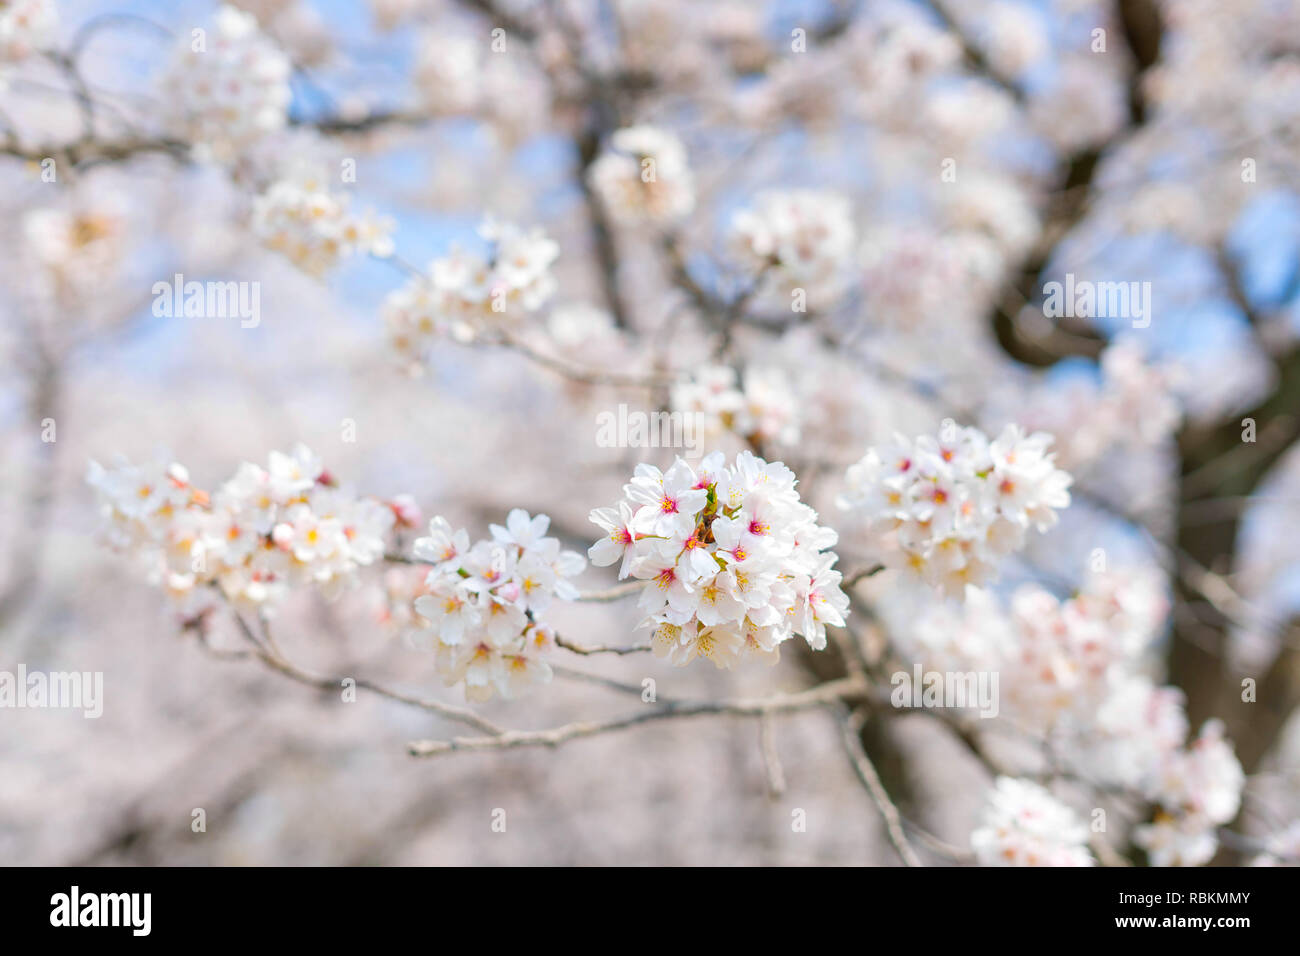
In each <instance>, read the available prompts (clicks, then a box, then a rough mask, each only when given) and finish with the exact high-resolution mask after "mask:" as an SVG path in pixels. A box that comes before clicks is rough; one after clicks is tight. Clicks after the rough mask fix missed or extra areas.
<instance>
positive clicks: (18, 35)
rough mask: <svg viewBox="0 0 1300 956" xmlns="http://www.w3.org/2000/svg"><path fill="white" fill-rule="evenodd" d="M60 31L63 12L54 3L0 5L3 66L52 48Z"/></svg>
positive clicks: (33, 0)
mask: <svg viewBox="0 0 1300 956" xmlns="http://www.w3.org/2000/svg"><path fill="white" fill-rule="evenodd" d="M58 28H59V10H58V7H57V6H55V4H54V0H8V2H6V3H2V4H0V66H3V65H4V64H6V63H17V62H18V61H20V60H25V59H26V58H27V57H29V56H31V55H32V54H33V53H35V52H37V51H38V50H48V49H50V48H51V47H52V46H53V45H54V41H55V34H56V32H57V31H58Z"/></svg>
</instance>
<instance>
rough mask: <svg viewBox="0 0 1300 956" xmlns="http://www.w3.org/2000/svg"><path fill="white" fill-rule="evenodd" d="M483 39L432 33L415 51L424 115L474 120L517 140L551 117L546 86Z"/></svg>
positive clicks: (440, 31)
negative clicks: (544, 93) (483, 120)
mask: <svg viewBox="0 0 1300 956" xmlns="http://www.w3.org/2000/svg"><path fill="white" fill-rule="evenodd" d="M490 42H491V41H490V40H489V38H487V37H485V36H477V35H472V34H468V33H457V32H448V31H447V30H446V29H445V28H440V29H435V30H428V31H426V32H424V33H423V34H422V35H421V36H420V40H419V45H418V46H417V48H416V57H415V67H414V73H413V79H414V82H415V87H416V93H417V95H418V97H419V100H420V104H421V106H422V107H423V109H425V110H427V111H428V112H429V113H431V114H432V115H434V116H439V117H453V116H473V117H476V118H478V119H486V120H488V121H490V122H491V123H492V124H493V127H494V129H495V130H496V131H497V132H498V134H499V135H501V136H505V137H510V138H519V137H522V136H524V135H526V134H527V133H528V132H530V131H533V130H535V129H536V128H537V127H538V126H539V122H540V121H541V120H543V119H544V118H545V116H546V115H547V111H548V107H547V104H546V103H545V102H539V98H540V97H542V96H543V94H542V93H541V92H540V91H541V90H543V89H545V83H544V82H539V81H538V78H536V77H534V76H531V75H530V74H529V73H528V72H527V71H526V70H525V69H524V68H523V67H522V66H521V64H523V63H524V62H525V59H526V58H521V57H517V56H508V55H501V54H500V53H494V52H492V50H491V48H490Z"/></svg>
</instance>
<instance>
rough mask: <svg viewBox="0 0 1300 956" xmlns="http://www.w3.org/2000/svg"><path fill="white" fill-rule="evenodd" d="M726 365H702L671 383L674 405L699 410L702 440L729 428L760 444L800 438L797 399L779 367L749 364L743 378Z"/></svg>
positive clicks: (786, 442) (789, 442) (692, 411)
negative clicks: (692, 372)
mask: <svg viewBox="0 0 1300 956" xmlns="http://www.w3.org/2000/svg"><path fill="white" fill-rule="evenodd" d="M740 378H741V376H739V375H738V374H737V372H736V369H734V368H732V367H731V366H730V365H705V366H703V367H701V368H699V369H696V371H695V373H694V374H693V375H692V377H691V379H690V380H689V381H684V382H679V383H677V384H676V385H674V386H673V389H672V396H671V404H672V408H673V411H675V412H682V413H684V414H688V415H690V414H698V415H701V416H702V419H701V425H702V432H703V440H704V441H705V442H707V443H710V444H712V443H715V442H717V440H718V439H719V438H720V437H721V436H722V435H723V433H725V432H732V433H734V434H736V435H739V436H740V437H741V438H744V439H745V440H746V441H750V442H754V443H758V444H759V445H764V446H765V445H768V444H780V445H794V444H796V443H797V442H798V441H799V417H798V411H797V408H798V402H797V400H796V398H795V394H794V390H793V389H792V388H791V386H790V381H789V378H788V376H787V375H786V374H785V372H784V371H782V370H781V369H780V368H777V367H775V366H766V365H751V366H749V367H748V368H746V369H745V371H744V375H743V382H742V381H741V380H740Z"/></svg>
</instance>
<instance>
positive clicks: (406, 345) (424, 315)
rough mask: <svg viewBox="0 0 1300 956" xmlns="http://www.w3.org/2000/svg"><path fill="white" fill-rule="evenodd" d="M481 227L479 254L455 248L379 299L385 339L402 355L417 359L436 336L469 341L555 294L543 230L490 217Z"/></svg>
mask: <svg viewBox="0 0 1300 956" xmlns="http://www.w3.org/2000/svg"><path fill="white" fill-rule="evenodd" d="M479 234H480V236H482V237H483V239H485V240H486V241H487V251H486V253H485V254H480V253H476V252H470V251H468V250H464V249H460V248H454V249H453V250H452V251H451V253H450V254H449V255H447V256H446V257H444V258H441V259H435V260H434V261H433V262H432V263H431V264H430V266H429V269H428V272H427V274H425V275H421V276H418V277H416V278H415V279H413V280H412V281H410V282H408V283H407V284H406V285H405V286H403V287H402V288H401V289H398V290H396V291H395V292H392V293H390V294H389V296H388V298H387V299H386V300H385V301H384V309H383V312H384V321H385V323H386V324H387V326H388V334H389V339H390V341H391V342H392V344H393V346H394V347H395V348H396V349H397V351H398V352H399V353H401V354H402V355H404V356H407V357H410V358H412V359H418V358H419V357H420V356H422V355H423V354H424V353H425V352H427V351H428V349H429V347H430V346H431V345H432V344H433V342H434V340H435V339H436V338H437V337H439V336H442V335H450V336H451V337H453V338H454V339H456V340H457V341H461V342H469V341H472V340H474V339H475V338H478V337H479V336H481V335H484V334H488V335H490V334H492V333H493V332H497V331H501V330H504V329H507V328H510V327H512V326H515V325H517V324H518V321H519V319H520V317H522V316H524V315H526V314H529V313H532V312H536V311H537V310H538V309H539V308H541V307H542V306H543V305H544V304H545V303H546V302H547V301H548V300H549V299H550V298H551V296H552V295H553V294H554V292H555V288H556V281H555V276H554V274H553V273H552V271H551V266H552V265H553V264H554V262H555V260H556V258H557V257H558V256H559V254H560V247H559V246H558V245H557V244H556V242H555V241H554V240H553V239H551V238H549V237H548V236H547V235H546V234H545V233H544V232H542V230H541V229H533V230H531V231H527V232H526V231H524V230H523V229H520V228H519V227H518V226H514V225H511V224H509V223H496V222H492V221H489V222H486V223H485V224H484V225H482V226H481V227H480V228H479Z"/></svg>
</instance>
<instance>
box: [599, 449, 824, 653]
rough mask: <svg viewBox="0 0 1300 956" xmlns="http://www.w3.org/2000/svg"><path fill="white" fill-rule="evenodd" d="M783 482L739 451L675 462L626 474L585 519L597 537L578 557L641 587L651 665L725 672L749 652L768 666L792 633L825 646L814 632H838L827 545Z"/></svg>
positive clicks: (789, 481)
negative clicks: (697, 662)
mask: <svg viewBox="0 0 1300 956" xmlns="http://www.w3.org/2000/svg"><path fill="white" fill-rule="evenodd" d="M796 481H797V479H796V478H795V476H794V473H793V472H792V471H791V470H790V469H789V468H787V467H786V466H785V465H783V464H781V463H780V462H772V463H769V462H766V461H764V460H763V459H762V458H759V457H757V456H756V455H754V454H752V453H750V452H748V451H744V452H741V453H740V454H739V455H737V456H736V459H735V462H734V463H733V464H731V465H727V463H726V459H725V457H724V456H723V454H722V453H721V452H714V453H712V454H710V455H708V456H707V457H706V458H704V460H703V461H702V462H700V464H699V466H698V467H692V466H691V465H690V464H688V463H687V462H686V461H684V460H683V459H681V458H678V459H677V461H676V462H675V463H674V464H673V465H672V467H670V468H669V469H668V470H667V471H666V472H661V471H660V470H659V469H658V468H656V467H654V466H653V465H649V464H640V465H638V466H637V468H636V471H635V473H634V474H633V477H632V480H631V481H630V482H629V483H628V484H626V485H624V486H623V494H624V498H623V500H621V501H619V502H618V504H617V505H616V506H615V507H613V508H597V509H596V510H594V511H592V513H591V520H592V522H593V523H594V524H597V525H599V526H600V527H601V529H603V530H604V532H605V536H604V537H602V538H601V539H600V540H599V541H597V542H596V543H595V544H594V545H592V546H591V549H590V550H589V551H588V556H589V557H590V558H591V563H592V564H594V565H597V566H599V567H604V566H607V565H611V564H615V563H619V564H620V567H619V578H626V577H628V576H632V577H635V578H638V579H640V580H643V581H646V582H647V584H646V586H645V588H644V590H643V591H642V593H641V599H640V605H641V607H642V608H643V609H644V610H645V611H647V612H648V614H649V616H648V617H647V618H646V620H645V621H644V622H643V623H642V625H641V626H642V627H646V628H649V629H650V630H651V631H652V632H653V640H652V647H653V650H654V653H655V654H656V655H657V656H659V657H667V658H668V659H669V660H671V661H672V663H673V664H675V665H678V666H682V665H685V664H687V663H689V662H690V661H692V660H694V659H695V658H696V657H703V658H706V659H708V660H710V661H712V662H713V664H714V665H715V666H717V667H730V666H731V665H733V664H734V663H736V662H737V661H738V660H740V659H741V658H742V657H745V656H747V655H749V654H752V655H756V656H758V657H760V658H762V659H764V660H766V662H767V663H775V661H776V660H777V657H778V655H779V646H780V644H781V643H782V642H783V641H786V640H789V639H790V638H791V637H792V636H794V635H795V634H796V633H797V634H802V635H803V637H804V639H805V640H806V641H807V642H808V644H809V646H811V647H812V648H814V649H815V650H820V649H822V648H824V647H825V646H826V625H827V624H831V625H834V626H836V627H840V626H843V624H844V616H845V614H846V613H847V611H848V604H849V599H848V596H847V595H846V594H845V593H844V592H843V591H842V590H841V589H840V577H841V576H840V572H838V571H836V570H833V567H832V566H833V565H834V564H835V562H836V560H838V558H837V556H836V554H835V553H834V552H833V551H829V550H827V549H828V548H830V547H832V546H834V544H835V542H836V540H837V536H836V534H835V532H834V531H833V530H831V529H830V528H827V527H824V526H822V525H819V524H818V523H817V512H815V511H814V510H813V509H812V508H810V507H808V505H806V504H804V503H803V502H802V501H800V499H799V493H798V491H797V490H796V489H795V484H796Z"/></svg>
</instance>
